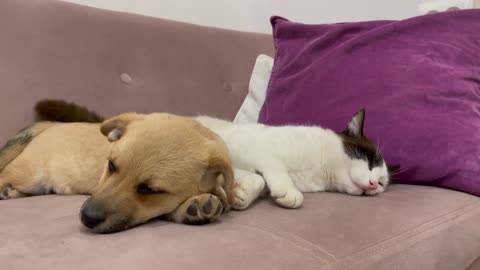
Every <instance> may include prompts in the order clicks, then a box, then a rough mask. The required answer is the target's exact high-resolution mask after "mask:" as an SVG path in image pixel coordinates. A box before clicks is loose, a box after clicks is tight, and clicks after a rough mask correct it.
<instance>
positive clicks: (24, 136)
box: [0, 122, 56, 172]
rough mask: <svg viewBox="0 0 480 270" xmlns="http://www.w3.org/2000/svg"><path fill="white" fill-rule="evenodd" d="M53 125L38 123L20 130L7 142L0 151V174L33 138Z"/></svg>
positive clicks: (52, 123)
mask: <svg viewBox="0 0 480 270" xmlns="http://www.w3.org/2000/svg"><path fill="white" fill-rule="evenodd" d="M54 125H56V123H54V122H39V123H36V124H35V125H33V126H31V127H28V128H24V129H22V130H20V131H19V132H18V133H17V135H15V137H13V138H11V139H10V140H8V141H7V143H6V144H5V145H4V146H3V147H2V148H1V149H0V172H2V171H3V169H5V167H7V166H8V164H10V162H12V161H13V160H14V159H15V158H17V157H18V156H19V155H20V154H21V153H22V152H23V150H24V149H25V148H26V147H27V146H28V144H29V143H30V142H31V141H32V140H33V138H35V137H36V136H38V135H39V134H40V133H42V132H43V131H45V130H47V129H48V128H50V127H52V126H54Z"/></svg>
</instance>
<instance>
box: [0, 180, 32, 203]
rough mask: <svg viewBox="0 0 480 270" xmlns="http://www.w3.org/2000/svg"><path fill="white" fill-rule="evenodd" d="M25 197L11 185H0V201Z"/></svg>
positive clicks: (25, 195)
mask: <svg viewBox="0 0 480 270" xmlns="http://www.w3.org/2000/svg"><path fill="white" fill-rule="evenodd" d="M27 196H28V195H27V194H25V193H23V192H20V191H19V190H17V189H16V188H15V187H14V186H12V185H11V184H5V185H0V200H10V199H18V198H23V197H27Z"/></svg>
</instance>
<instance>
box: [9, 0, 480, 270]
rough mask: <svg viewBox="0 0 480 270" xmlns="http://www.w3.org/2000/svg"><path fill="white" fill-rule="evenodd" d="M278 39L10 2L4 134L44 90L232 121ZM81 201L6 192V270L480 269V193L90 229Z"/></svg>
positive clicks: (442, 192) (117, 107)
mask: <svg viewBox="0 0 480 270" xmlns="http://www.w3.org/2000/svg"><path fill="white" fill-rule="evenodd" d="M259 54H267V55H271V56H273V55H274V48H273V45H272V40H271V36H270V35H265V34H256V33H244V32H236V31H229V30H224V29H219V28H209V27H202V26H196V25H191V24H185V23H180V22H174V21H168V20H163V19H157V18H150V17H144V16H139V15H132V14H126V13H119V12H112V11H106V10H100V9H95V8H90V7H84V6H79V5H75V4H70V3H65V2H60V1H53V0H0V81H1V82H2V90H1V91H0V102H1V104H2V106H0V115H1V116H2V119H1V121H2V128H1V129H0V141H2V142H6V140H7V139H8V138H9V137H10V136H12V135H13V134H15V133H16V131H18V130H19V129H21V128H22V127H24V126H27V125H29V124H31V123H32V122H33V121H35V115H34V113H33V107H34V104H35V102H36V101H38V100H40V99H43V98H57V99H66V100H69V101H74V102H76V103H79V104H85V105H87V106H88V107H89V108H91V109H93V110H95V111H97V112H99V113H101V114H103V115H105V116H112V115H115V114H119V113H122V112H126V111H137V112H142V113H149V112H156V111H166V112H171V113H176V114H181V115H197V114H207V115H211V116H216V117H221V118H225V119H233V117H234V116H235V114H236V112H237V111H238V109H239V107H240V106H241V104H242V102H243V99H244V98H245V96H246V94H247V91H248V82H249V77H250V74H251V71H252V68H253V65H254V62H255V58H256V57H257V55H259ZM85 199H86V197H85V196H56V195H49V196H39V197H30V198H24V199H17V200H8V201H0V228H1V229H0V265H1V268H2V269H317V270H319V269H322V270H326V269H355V270H361V269H368V270H374V269H382V270H383V269H392V270H393V269H396V270H407V269H409V270H410V269H419V270H451V269H469V270H474V269H480V198H478V197H475V196H473V195H468V194H465V193H462V192H457V191H452V190H447V189H441V188H435V187H427V186H414V185H400V184H395V185H391V186H390V187H389V190H388V191H387V192H385V193H383V194H381V195H379V196H375V197H355V196H349V195H343V194H336V193H315V194H306V196H305V202H304V206H303V207H302V208H301V209H297V210H288V209H283V208H280V207H277V206H276V205H274V204H273V203H272V202H271V201H270V200H268V198H264V199H261V200H260V201H258V202H257V203H256V204H254V205H253V206H252V207H251V208H249V209H248V210H245V211H232V212H229V213H228V214H226V215H225V216H223V217H222V218H221V220H220V221H219V222H216V223H213V224H209V225H205V226H187V225H181V224H174V223H169V222H166V221H163V220H161V219H159V220H153V221H151V222H149V223H147V224H144V225H141V226H138V227H136V228H133V229H131V230H128V231H124V232H121V233H116V234H107V235H97V234H93V233H90V232H89V231H88V230H86V229H85V228H83V227H82V225H81V223H80V221H79V218H78V213H79V208H80V206H81V205H82V203H83V202H84V201H85Z"/></svg>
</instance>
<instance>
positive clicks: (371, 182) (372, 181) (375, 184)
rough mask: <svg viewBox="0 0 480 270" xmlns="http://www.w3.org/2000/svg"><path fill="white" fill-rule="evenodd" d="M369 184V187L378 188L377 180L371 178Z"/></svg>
mask: <svg viewBox="0 0 480 270" xmlns="http://www.w3.org/2000/svg"><path fill="white" fill-rule="evenodd" d="M369 184H370V185H369V186H368V189H377V187H378V182H377V180H370V181H369Z"/></svg>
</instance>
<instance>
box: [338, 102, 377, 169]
mask: <svg viewBox="0 0 480 270" xmlns="http://www.w3.org/2000/svg"><path fill="white" fill-rule="evenodd" d="M364 120H365V110H364V109H361V110H360V111H359V112H357V113H356V114H355V115H354V116H353V118H352V120H351V121H350V123H348V126H347V128H346V129H345V130H344V131H343V132H342V133H340V134H339V136H340V138H342V142H343V146H344V149H345V153H346V154H347V155H348V156H349V157H350V158H351V159H363V160H365V161H367V162H368V168H369V169H370V170H372V169H373V168H375V167H380V166H382V164H383V162H384V161H383V157H382V155H381V154H380V152H379V151H378V149H377V147H376V146H375V145H374V144H373V143H372V142H371V141H370V140H369V139H368V138H367V137H365V136H363V123H364Z"/></svg>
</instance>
